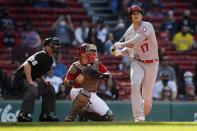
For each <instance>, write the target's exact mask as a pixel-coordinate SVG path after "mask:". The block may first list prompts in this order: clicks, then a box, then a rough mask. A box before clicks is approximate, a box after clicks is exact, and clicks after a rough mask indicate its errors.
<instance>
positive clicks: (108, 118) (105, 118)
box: [101, 110, 114, 121]
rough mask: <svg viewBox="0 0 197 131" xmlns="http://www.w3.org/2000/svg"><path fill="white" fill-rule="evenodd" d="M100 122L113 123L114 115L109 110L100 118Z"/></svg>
mask: <svg viewBox="0 0 197 131" xmlns="http://www.w3.org/2000/svg"><path fill="white" fill-rule="evenodd" d="M101 118H102V121H113V120H114V114H113V112H112V111H111V110H108V111H107V112H106V114H105V115H103V116H102V117H101Z"/></svg>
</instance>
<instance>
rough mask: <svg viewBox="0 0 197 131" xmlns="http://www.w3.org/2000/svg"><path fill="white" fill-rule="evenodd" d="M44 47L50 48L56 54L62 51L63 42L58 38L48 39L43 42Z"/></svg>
mask: <svg viewBox="0 0 197 131" xmlns="http://www.w3.org/2000/svg"><path fill="white" fill-rule="evenodd" d="M43 46H44V47H45V46H50V47H51V48H52V50H53V52H54V53H56V54H59V53H60V51H61V41H60V40H59V38H57V37H47V38H46V39H45V40H44V42H43Z"/></svg>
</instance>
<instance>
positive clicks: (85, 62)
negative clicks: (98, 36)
mask: <svg viewBox="0 0 197 131" xmlns="http://www.w3.org/2000/svg"><path fill="white" fill-rule="evenodd" d="M79 57H80V60H79V61H77V62H74V63H73V64H72V65H71V66H70V68H69V71H68V74H67V76H66V78H65V80H64V84H65V85H67V86H68V87H74V88H72V89H71V92H70V96H71V99H72V100H73V107H72V109H71V111H70V112H69V114H68V116H67V117H66V118H65V121H67V122H72V121H74V120H75V118H76V117H77V116H78V117H79V121H88V120H92V121H113V113H112V111H111V110H110V109H109V107H108V106H107V105H106V103H105V102H104V101H103V100H102V99H101V98H99V97H98V96H97V94H96V91H97V89H98V87H99V81H100V80H101V79H106V80H108V81H110V79H111V75H110V74H109V71H108V70H107V69H106V67H105V66H104V65H103V64H102V63H100V62H99V61H98V59H97V49H96V46H95V45H93V44H87V43H83V44H82V45H81V46H80V48H79Z"/></svg>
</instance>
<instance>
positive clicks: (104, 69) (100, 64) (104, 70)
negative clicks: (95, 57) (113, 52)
mask: <svg viewBox="0 0 197 131" xmlns="http://www.w3.org/2000/svg"><path fill="white" fill-rule="evenodd" d="M99 71H100V72H101V73H105V72H107V71H108V70H107V68H106V67H105V66H104V65H103V64H102V63H101V62H99Z"/></svg>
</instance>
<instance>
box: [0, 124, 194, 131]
mask: <svg viewBox="0 0 197 131" xmlns="http://www.w3.org/2000/svg"><path fill="white" fill-rule="evenodd" d="M153 130H156V131H195V130H197V122H145V123H133V122H111V123H108V122H107V123H102V122H88V123H79V122H74V123H65V122H59V123H39V122H33V123H0V131H153Z"/></svg>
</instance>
